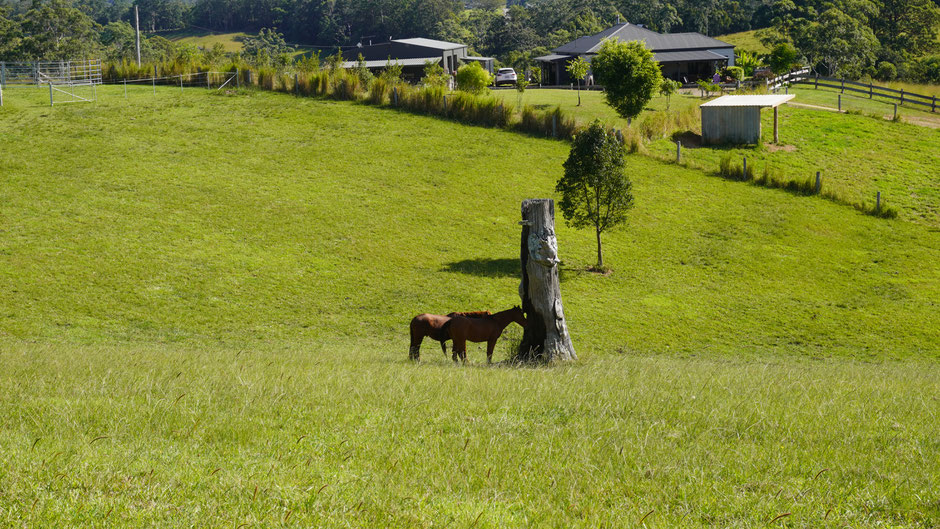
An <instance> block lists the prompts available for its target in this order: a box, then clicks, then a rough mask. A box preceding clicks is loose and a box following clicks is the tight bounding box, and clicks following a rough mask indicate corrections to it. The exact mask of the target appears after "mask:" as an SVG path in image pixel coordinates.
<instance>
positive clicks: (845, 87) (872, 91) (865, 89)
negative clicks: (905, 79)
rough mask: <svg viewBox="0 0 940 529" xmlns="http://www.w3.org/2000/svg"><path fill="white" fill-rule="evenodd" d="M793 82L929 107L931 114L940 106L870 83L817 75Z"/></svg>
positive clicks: (932, 98) (931, 98)
mask: <svg viewBox="0 0 940 529" xmlns="http://www.w3.org/2000/svg"><path fill="white" fill-rule="evenodd" d="M793 82H797V83H802V84H809V85H813V86H814V87H815V88H819V87H820V86H821V87H824V88H835V89H838V90H840V91H841V92H840V93H843V94H844V93H845V92H846V91H848V92H855V93H858V94H866V95H868V98H869V99H872V98H874V97H875V96H878V97H883V98H885V99H891V100H893V101H898V102H899V103H900V105H901V106H904V103H910V104H912V105H920V106H922V107H929V108H930V111H931V112H936V111H937V107H938V106H940V105H938V104H937V96H925V95H921V94H915V93H913V92H905V91H904V90H895V89H894V88H888V87H885V86H876V85H874V84H872V83H860V82H858V81H850V80H848V79H837V78H835V77H822V76H820V75H819V74H816V75H815V76H809V75H806V76H803V77H800V78H798V79H796V80H794V81H793Z"/></svg>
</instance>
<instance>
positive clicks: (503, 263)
mask: <svg viewBox="0 0 940 529" xmlns="http://www.w3.org/2000/svg"><path fill="white" fill-rule="evenodd" d="M441 270H442V271H443V272H453V273H456V274H468V275H474V276H480V277H521V276H522V269H521V268H520V267H519V258H518V257H517V258H514V259H490V258H488V257H481V258H477V259H464V260H462V261H454V262H453V263H447V264H446V265H444V268H442V269H441Z"/></svg>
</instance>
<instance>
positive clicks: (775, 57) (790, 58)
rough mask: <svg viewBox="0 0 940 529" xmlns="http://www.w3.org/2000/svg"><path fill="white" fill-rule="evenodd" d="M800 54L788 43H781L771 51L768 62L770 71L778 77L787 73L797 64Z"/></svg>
mask: <svg viewBox="0 0 940 529" xmlns="http://www.w3.org/2000/svg"><path fill="white" fill-rule="evenodd" d="M797 57H799V52H797V51H796V48H794V47H793V45H792V44H790V43H788V42H781V43H780V44H777V45H776V46H774V48H773V49H772V50H771V51H770V57H768V61H767V62H769V63H770V69H771V70H773V72H774V73H775V74H777V75H780V74H783V73H787V72H789V71H790V69H791V68H793V65H794V64H796V60H797Z"/></svg>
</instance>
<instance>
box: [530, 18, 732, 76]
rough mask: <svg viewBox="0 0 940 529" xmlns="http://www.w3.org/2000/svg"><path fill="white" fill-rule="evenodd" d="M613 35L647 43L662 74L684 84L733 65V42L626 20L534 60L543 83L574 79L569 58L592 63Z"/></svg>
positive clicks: (617, 37) (627, 40) (622, 38)
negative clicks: (655, 28)
mask: <svg viewBox="0 0 940 529" xmlns="http://www.w3.org/2000/svg"><path fill="white" fill-rule="evenodd" d="M612 38H616V39H619V40H621V41H624V42H631V41H640V42H643V43H645V44H646V47H647V48H649V49H650V50H651V51H652V52H653V57H654V58H655V59H656V60H657V61H658V62H659V64H660V66H661V67H662V70H663V76H664V77H667V78H669V79H673V80H676V81H679V82H681V83H692V82H695V81H696V80H697V79H702V78H708V77H711V76H712V74H714V73H715V70H716V69H718V68H721V67H724V66H734V45H732V44H728V43H727V42H722V41H720V40H717V39H713V38H711V37H706V36H705V35H702V34H701V33H656V32H655V31H650V30H649V29H646V28H644V27H642V26H637V25H636V24H630V23H623V24H617V25H616V26H612V27H609V28H607V29H605V30H604V31H601V32H600V33H598V34H596V35H589V36H586V37H581V38H579V39H577V40H573V41H571V42H569V43H567V44H565V45H563V46H559V47H557V48H555V49H554V50H552V53H551V55H545V56H543V57H537V58H536V59H535V60H536V61H538V62H539V63H540V66H541V67H542V82H543V83H546V84H556V85H563V84H568V83H571V82H574V80H573V79H571V78H570V76H569V75H568V72H567V71H565V66H567V64H568V61H570V60H571V59H574V58H575V57H583V58H584V60H586V61H588V62H590V61H591V59H593V58H594V56H595V55H597V51H598V50H599V49H600V47H601V44H603V42H604V41H605V40H607V39H612Z"/></svg>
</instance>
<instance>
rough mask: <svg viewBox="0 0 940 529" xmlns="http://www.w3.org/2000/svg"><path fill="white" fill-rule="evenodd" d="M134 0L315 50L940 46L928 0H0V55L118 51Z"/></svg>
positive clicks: (854, 56) (912, 52)
mask: <svg viewBox="0 0 940 529" xmlns="http://www.w3.org/2000/svg"><path fill="white" fill-rule="evenodd" d="M135 5H136V6H137V7H138V9H139V11H140V23H141V27H142V29H143V30H145V31H146V32H147V33H148V34H149V35H150V36H152V35H154V34H159V32H160V31H163V30H170V29H179V28H185V27H191V26H195V27H197V28H200V29H201V30H206V29H208V30H214V31H220V32H231V31H244V32H247V33H250V34H255V33H257V32H258V31H259V30H261V29H262V28H274V27H276V28H278V31H279V32H281V33H282V34H283V36H284V39H285V41H286V42H287V43H290V44H304V45H315V46H320V47H322V48H323V49H324V51H325V54H326V55H329V54H331V53H333V50H335V49H336V48H337V47H340V46H354V45H356V44H357V43H359V42H362V43H368V42H369V41H372V42H381V41H385V40H387V39H388V38H389V37H392V38H407V37H419V36H420V37H430V38H437V39H442V40H452V41H458V42H462V43H465V44H468V45H469V46H470V48H471V52H472V53H474V54H479V55H485V56H491V57H496V58H497V59H499V60H500V61H502V62H503V63H506V64H508V65H511V66H514V67H516V68H519V69H526V68H529V67H531V66H533V58H534V57H536V56H538V55H542V54H545V53H547V52H548V51H549V50H551V49H552V48H554V47H557V46H559V45H561V44H564V43H566V42H569V41H571V40H574V39H576V38H578V37H581V36H584V35H589V34H593V33H597V32H599V31H601V30H602V29H604V28H606V27H609V26H610V25H612V24H614V23H616V22H618V21H624V20H626V21H630V22H632V23H635V24H643V25H646V26H648V27H649V28H651V29H653V30H656V31H662V32H683V31H697V32H701V33H705V34H707V35H719V34H724V33H730V32H736V31H744V30H749V29H761V30H762V36H763V38H764V40H765V41H766V42H767V43H768V44H769V45H770V47H773V46H775V45H777V44H780V43H789V44H791V45H793V46H794V47H795V48H796V50H797V52H798V54H799V57H798V59H799V60H800V61H802V62H805V63H807V64H809V65H810V66H813V67H814V68H819V71H821V73H843V74H846V75H855V76H858V75H864V74H866V73H867V74H873V75H874V74H876V72H889V71H891V70H890V68H886V67H880V66H879V65H882V64H883V63H890V64H892V65H894V66H895V70H894V71H896V72H897V75H898V76H901V77H905V76H908V77H919V78H923V79H926V78H927V77H930V75H932V74H930V73H928V72H933V70H935V68H934V66H932V65H935V64H936V63H937V60H936V59H932V58H931V57H932V56H936V54H937V53H940V49H938V39H937V33H938V30H940V8H938V0H507V1H503V0H469V1H466V2H464V1H461V0H0V58H2V59H6V60H10V59H13V58H16V57H19V58H32V59H35V58H48V57H60V56H63V55H67V54H79V55H81V54H84V53H91V52H94V51H95V50H100V51H102V52H103V53H102V56H103V57H118V56H126V53H125V52H126V45H127V38H126V37H127V35H126V33H127V31H126V30H127V27H128V26H121V25H117V26H115V25H112V24H121V23H124V24H133V21H134V20H133V7H134V6H135ZM46 29H48V30H49V31H46ZM44 32H45V33H48V35H44V34H43V33H44ZM830 37H831V38H830ZM145 40H146V39H145ZM158 42H159V41H158ZM160 44H161V46H162V43H160ZM161 46H151V47H152V48H153V49H157V48H160V47H161ZM739 51H746V50H739ZM154 53H156V51H155V52H154ZM73 56H74V55H73Z"/></svg>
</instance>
